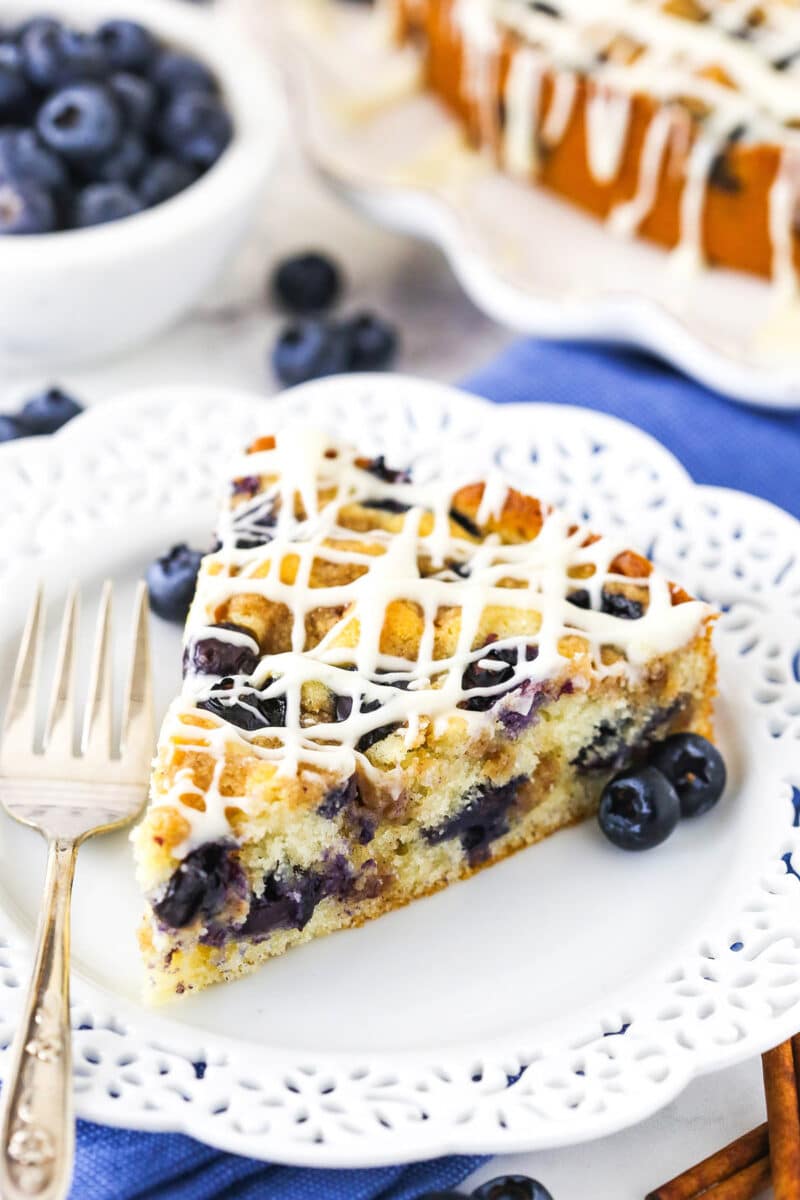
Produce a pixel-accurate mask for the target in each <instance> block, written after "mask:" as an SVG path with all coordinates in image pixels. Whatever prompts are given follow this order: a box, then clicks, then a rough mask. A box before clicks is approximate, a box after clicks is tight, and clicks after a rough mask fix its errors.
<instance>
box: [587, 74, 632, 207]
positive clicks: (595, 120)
mask: <svg viewBox="0 0 800 1200" xmlns="http://www.w3.org/2000/svg"><path fill="white" fill-rule="evenodd" d="M630 123H631V96H630V94H629V93H627V92H620V91H618V90H617V89H615V88H611V87H609V86H607V85H606V84H603V83H597V84H594V85H593V87H592V89H591V94H590V96H589V99H588V101H587V104H586V150H587V157H588V163H589V170H590V171H591V172H592V175H593V176H594V178H595V179H596V180H597V182H598V183H613V181H614V180H615V179H616V177H617V175H618V174H619V169H620V166H621V165H622V156H623V154H624V152H625V146H626V145H627V141H628V132H629V130H630Z"/></svg>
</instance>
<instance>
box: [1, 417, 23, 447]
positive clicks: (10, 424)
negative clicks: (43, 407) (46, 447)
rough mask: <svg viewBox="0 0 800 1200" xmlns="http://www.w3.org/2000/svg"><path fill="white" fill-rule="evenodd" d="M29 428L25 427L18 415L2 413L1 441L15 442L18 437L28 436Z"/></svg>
mask: <svg viewBox="0 0 800 1200" xmlns="http://www.w3.org/2000/svg"><path fill="white" fill-rule="evenodd" d="M27 436H28V431H27V429H23V428H22V426H21V425H20V423H19V421H18V420H17V419H16V417H9V416H8V415H7V414H6V413H0V443H2V442H15V441H16V440H17V438H21V437H27Z"/></svg>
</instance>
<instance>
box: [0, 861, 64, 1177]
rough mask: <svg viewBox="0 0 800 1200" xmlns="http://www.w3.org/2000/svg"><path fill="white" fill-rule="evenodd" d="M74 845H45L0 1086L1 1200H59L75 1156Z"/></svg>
mask: <svg viewBox="0 0 800 1200" xmlns="http://www.w3.org/2000/svg"><path fill="white" fill-rule="evenodd" d="M76 854H77V844H76V843H75V842H74V841H73V840H70V839H54V840H52V841H51V842H50V843H49V849H48V860H47V878H46V882H45V890H44V898H43V903H42V913H41V917H40V919H39V927H38V931H37V939H36V940H37V953H36V962H35V966H34V970H33V978H32V980H31V985H30V990H29V993H28V1000H27V1004H26V1006H25V1009H24V1012H23V1015H22V1019H21V1022H20V1025H19V1028H18V1031H17V1036H16V1039H15V1041H14V1049H13V1054H12V1055H11V1067H10V1070H9V1071H8V1072H7V1074H6V1080H5V1085H4V1092H5V1106H4V1111H3V1122H2V1156H1V1157H0V1196H2V1200H31V1197H35V1200H62V1197H64V1196H66V1194H67V1191H68V1189H69V1181H70V1178H71V1174H72V1159H73V1155H74V1142H75V1132H74V1130H75V1123H74V1120H73V1115H72V1052H71V1036H70V1023H69V940H70V939H69V920H70V899H71V895H72V880H73V876H74V872H75V858H76Z"/></svg>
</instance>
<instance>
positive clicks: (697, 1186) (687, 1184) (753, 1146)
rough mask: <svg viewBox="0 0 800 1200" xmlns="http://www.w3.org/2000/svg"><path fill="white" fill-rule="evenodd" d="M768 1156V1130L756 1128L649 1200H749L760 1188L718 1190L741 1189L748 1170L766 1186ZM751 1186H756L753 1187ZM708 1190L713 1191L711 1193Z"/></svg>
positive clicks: (679, 1177)
mask: <svg viewBox="0 0 800 1200" xmlns="http://www.w3.org/2000/svg"><path fill="white" fill-rule="evenodd" d="M798 1049H799V1050H800V1043H798ZM768 1156H769V1132H768V1127H767V1125H766V1124H764V1125H759V1127H758V1128H757V1129H751V1130H750V1132H749V1133H745V1134H744V1135H743V1136H742V1137H740V1138H737V1139H736V1141H734V1142H731V1143H730V1145H728V1146H725V1148H724V1149H722V1150H718V1151H717V1152H716V1154H712V1155H710V1156H709V1157H708V1158H704V1159H703V1161H702V1162H700V1163H698V1164H697V1165H696V1166H694V1167H690V1168H689V1170H688V1171H684V1172H683V1174H682V1175H678V1176H677V1177H676V1178H675V1179H671V1180H670V1181H669V1183H665V1184H664V1185H663V1186H662V1187H660V1188H657V1189H656V1190H655V1191H654V1192H650V1194H649V1195H648V1196H647V1197H646V1200H697V1198H698V1197H700V1196H703V1197H706V1196H708V1197H709V1200H750V1198H751V1197H752V1196H756V1195H757V1194H758V1190H757V1189H756V1190H751V1191H749V1192H748V1191H741V1190H740V1191H736V1190H733V1191H727V1192H723V1191H720V1190H719V1188H720V1187H722V1186H723V1185H727V1184H731V1186H734V1187H741V1184H740V1183H737V1182H736V1181H737V1179H740V1178H741V1176H742V1175H744V1174H746V1172H747V1171H750V1172H751V1178H755V1177H756V1176H758V1177H761V1178H762V1182H761V1183H759V1185H758V1186H759V1187H761V1186H763V1182H764V1181H765V1180H764V1178H763V1172H764V1168H765V1167H766V1179H769V1157H768ZM754 1169H755V1170H754ZM747 1183H748V1180H745V1186H746V1185H747ZM750 1186H751V1187H753V1186H755V1185H754V1184H750ZM709 1188H711V1189H712V1190H711V1191H709V1190H708V1189H709Z"/></svg>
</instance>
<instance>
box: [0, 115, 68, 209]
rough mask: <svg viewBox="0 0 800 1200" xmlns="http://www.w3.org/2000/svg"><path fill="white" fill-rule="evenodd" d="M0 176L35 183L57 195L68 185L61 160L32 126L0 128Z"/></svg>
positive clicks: (65, 170)
mask: <svg viewBox="0 0 800 1200" xmlns="http://www.w3.org/2000/svg"><path fill="white" fill-rule="evenodd" d="M0 177H2V178H3V179H13V180H21V181H25V182H28V183H35V184H38V186H39V187H43V188H45V189H47V190H48V191H51V192H55V193H58V194H60V193H62V192H63V191H64V190H65V189H66V188H67V186H68V184H69V176H68V174H67V169H66V167H65V166H64V164H63V162H62V161H61V159H60V158H59V157H58V155H57V154H54V153H53V152H52V150H48V149H47V147H46V146H43V145H42V143H41V142H40V141H39V138H38V137H37V136H36V133H35V132H34V130H33V129H2V130H0Z"/></svg>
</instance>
